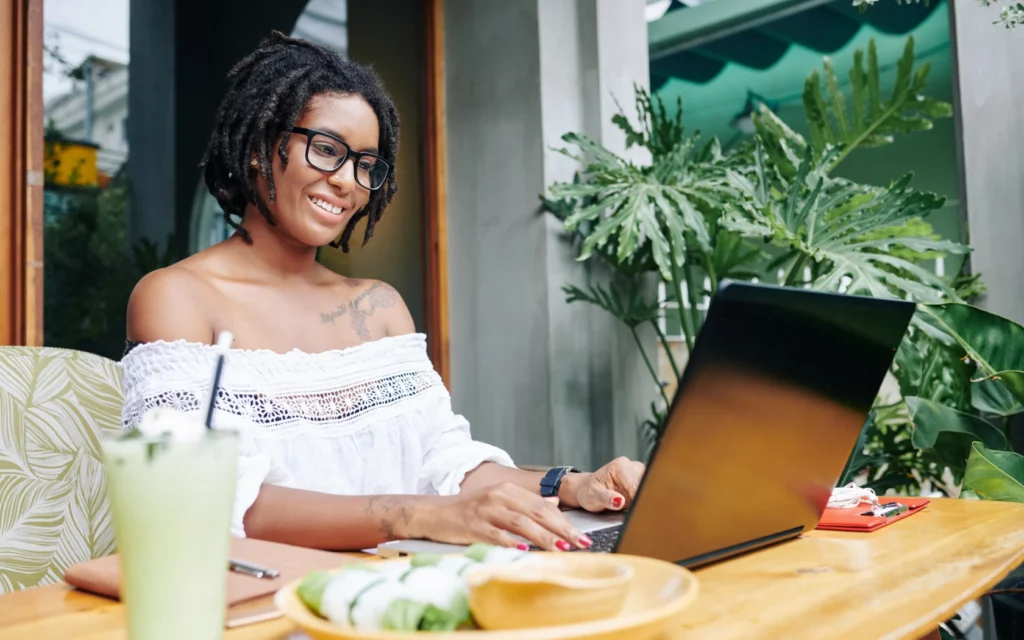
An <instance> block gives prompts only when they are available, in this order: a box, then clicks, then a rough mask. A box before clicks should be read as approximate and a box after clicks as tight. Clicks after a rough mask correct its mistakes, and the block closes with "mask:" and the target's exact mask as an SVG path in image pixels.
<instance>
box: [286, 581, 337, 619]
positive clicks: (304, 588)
mask: <svg viewBox="0 0 1024 640" xmlns="http://www.w3.org/2000/svg"><path fill="white" fill-rule="evenodd" d="M332 578H334V576H333V575H332V574H331V573H329V572H327V571H313V572H312V573H309V574H307V575H306V577H305V578H303V579H302V582H300V583H299V586H298V588H297V589H296V590H295V591H296V594H297V595H298V596H299V600H302V603H303V604H305V605H306V606H307V607H309V609H310V611H312V612H313V613H315V614H316V615H318V616H320V617H321V618H323V617H324V614H323V613H321V611H320V605H321V604H322V603H323V597H324V589H326V588H327V583H328V582H330V581H331V579H332Z"/></svg>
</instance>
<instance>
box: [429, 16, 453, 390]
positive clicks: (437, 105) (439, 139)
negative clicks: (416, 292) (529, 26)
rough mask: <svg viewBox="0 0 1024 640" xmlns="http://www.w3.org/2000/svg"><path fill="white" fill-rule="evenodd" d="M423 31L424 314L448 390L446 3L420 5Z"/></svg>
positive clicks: (432, 354)
mask: <svg viewBox="0 0 1024 640" xmlns="http://www.w3.org/2000/svg"><path fill="white" fill-rule="evenodd" d="M424 7H425V14H426V15H425V20H424V25H425V27H426V38H425V43H426V52H425V53H426V56H425V58H426V70H425V71H426V83H425V87H426V96H425V98H426V109H425V114H426V123H425V124H426V126H425V128H424V131H425V132H426V136H425V137H424V142H425V144H424V145H423V149H424V152H425V158H424V167H425V169H426V171H425V178H426V179H425V180H424V185H425V187H426V188H425V190H424V192H425V201H426V207H425V216H424V223H425V224H424V231H425V233H424V239H425V242H426V246H425V247H424V258H425V262H426V269H425V270H424V271H425V273H424V276H425V278H424V280H425V281H424V289H423V291H424V294H425V295H424V307H425V309H424V311H425V312H426V313H425V318H426V322H425V324H426V331H427V335H428V337H429V340H428V349H429V353H430V359H431V360H432V361H433V363H434V368H435V369H437V372H438V373H439V374H440V375H441V378H442V379H443V380H444V382H445V384H446V385H448V386H449V387H450V385H451V379H450V377H451V369H450V364H449V349H448V346H449V339H448V338H449V336H448V331H449V328H448V311H449V310H448V174H447V129H446V126H445V117H446V113H445V84H444V78H445V76H444V0H427V1H426V2H425V3H424Z"/></svg>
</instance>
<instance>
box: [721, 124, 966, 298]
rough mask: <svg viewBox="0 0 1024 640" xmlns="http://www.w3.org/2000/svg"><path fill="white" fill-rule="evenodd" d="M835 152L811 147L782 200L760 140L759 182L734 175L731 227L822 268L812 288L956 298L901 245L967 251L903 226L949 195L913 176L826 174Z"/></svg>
mask: <svg viewBox="0 0 1024 640" xmlns="http://www.w3.org/2000/svg"><path fill="white" fill-rule="evenodd" d="M831 157H832V154H831V153H830V154H827V155H826V157H825V158H823V159H821V160H815V159H814V157H813V156H812V153H811V150H810V149H807V150H806V151H805V153H804V158H803V160H801V163H800V165H799V167H798V168H797V172H796V174H795V175H794V176H793V178H792V179H790V180H784V179H783V180H780V181H779V183H780V184H781V186H782V187H783V196H784V197H783V198H782V199H779V198H776V197H774V196H773V195H772V194H771V192H770V191H769V189H768V188H766V187H767V186H768V185H766V184H765V183H766V182H767V180H768V179H769V178H768V176H769V175H770V174H769V172H768V171H767V170H766V167H768V166H769V161H768V158H767V155H766V151H765V149H764V147H763V146H762V145H761V143H760V142H756V143H755V151H754V161H755V162H754V164H755V169H754V172H755V174H756V175H757V176H758V177H757V182H756V183H755V182H751V181H749V180H745V179H741V178H739V177H737V176H735V175H733V174H730V181H731V183H732V184H733V185H734V187H735V188H736V189H737V190H738V191H740V193H741V195H742V196H743V203H744V206H743V208H742V209H741V210H731V211H729V212H727V213H725V214H724V215H723V216H722V218H721V224H722V226H724V227H725V228H727V229H730V230H732V231H735V232H737V233H740V234H743V235H744V236H747V237H757V238H762V239H768V240H770V241H771V242H772V243H773V244H775V245H776V246H779V247H782V248H785V249H788V250H792V251H796V252H799V253H801V254H803V255H804V256H806V257H807V258H810V259H811V260H813V261H814V262H815V263H817V266H818V272H819V275H818V277H817V278H816V279H815V281H814V283H813V286H814V288H815V289H820V290H829V291H837V290H845V291H846V292H848V293H855V294H856V293H859V294H867V295H871V296H874V297H886V298H904V297H908V296H909V297H910V298H911V299H913V300H918V301H924V302H940V301H942V300H944V299H946V300H956V299H957V298H956V292H955V291H953V289H952V288H951V287H950V286H949V283H948V282H946V281H945V280H943V279H942V278H940V277H939V276H937V275H936V274H935V273H934V272H932V271H930V270H927V269H924V268H922V267H921V266H919V265H918V264H916V263H915V262H914V261H912V260H911V259H908V257H901V256H900V254H899V250H901V249H902V250H904V251H909V252H913V253H912V254H910V255H909V257H910V258H913V257H916V255H917V254H920V253H928V252H937V253H943V254H945V253H966V252H967V251H968V250H969V249H968V247H965V246H963V245H960V244H957V243H953V242H949V241H946V240H940V239H935V238H927V237H917V236H907V235H904V234H903V233H900V232H899V231H898V229H899V228H900V227H903V226H904V225H906V224H908V223H910V222H913V221H917V220H920V219H921V218H922V217H923V216H926V215H928V214H930V213H931V212H933V211H936V210H938V209H940V208H941V207H942V206H943V205H944V203H945V199H944V198H942V197H940V196H937V195H935V194H930V193H922V192H917V191H914V190H912V189H911V188H910V187H909V183H910V179H911V176H910V175H907V176H904V177H903V178H901V179H900V180H897V181H895V182H893V183H891V184H890V185H888V186H887V187H882V188H879V187H872V186H867V185H859V184H855V183H852V182H850V181H847V180H843V179H836V178H830V177H828V176H827V174H826V170H827V167H828V166H829V164H830V158H831Z"/></svg>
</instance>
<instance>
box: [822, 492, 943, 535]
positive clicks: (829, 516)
mask: <svg viewBox="0 0 1024 640" xmlns="http://www.w3.org/2000/svg"><path fill="white" fill-rule="evenodd" d="M879 502H881V503H882V504H887V503H890V502H896V503H899V504H901V505H905V506H906V507H907V510H906V511H904V512H902V513H898V514H896V515H892V516H875V515H865V514H867V513H868V512H869V511H870V510H871V505H870V504H867V503H861V504H860V505H859V506H857V507H854V508H852V509H833V508H827V509H825V511H824V513H822V515H821V519H820V520H819V521H818V526H817V527H815V528H816V529H823V530H825V531H862V532H870V531H877V530H878V529H881V528H882V527H887V526H889V525H890V524H892V523H894V522H897V521H899V520H903V519H904V518H909V517H910V516H912V515H914V514H915V513H919V512H920V511H921V510H922V509H924V507H925V506H926V505H927V504H928V503H929V502H930V501H929V500H928V498H890V497H888V496H885V497H882V498H879Z"/></svg>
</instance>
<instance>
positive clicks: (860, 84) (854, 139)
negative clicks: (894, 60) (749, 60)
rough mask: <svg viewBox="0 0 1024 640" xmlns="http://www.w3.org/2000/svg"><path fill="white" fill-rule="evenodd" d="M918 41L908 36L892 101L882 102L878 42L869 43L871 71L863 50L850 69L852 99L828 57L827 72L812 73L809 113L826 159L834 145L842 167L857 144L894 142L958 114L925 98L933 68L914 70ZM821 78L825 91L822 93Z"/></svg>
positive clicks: (806, 101) (816, 146)
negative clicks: (916, 43) (838, 149)
mask: <svg viewBox="0 0 1024 640" xmlns="http://www.w3.org/2000/svg"><path fill="white" fill-rule="evenodd" d="M914 62H915V60H914V39H913V38H912V37H911V38H908V39H907V44H906V46H905V47H904V49H903V56H902V57H901V58H900V60H899V62H898V64H897V66H896V78H895V80H894V81H893V87H892V92H891V93H890V95H889V98H888V100H886V99H885V98H883V95H882V86H881V78H880V74H879V70H878V53H877V51H876V49H875V41H874V40H873V39H872V40H871V42H870V43H869V44H868V53H867V67H866V68H865V66H864V51H863V50H861V49H857V51H856V52H855V53H854V54H853V68H852V69H850V88H849V92H850V94H851V95H850V100H849V102H847V98H846V95H845V94H844V92H843V90H842V89H841V88H840V86H839V78H838V77H837V76H836V72H835V69H834V68H833V66H832V62H831V61H830V60H829V59H828V58H825V62H824V72H823V74H822V75H819V74H818V72H817V71H815V72H813V73H812V74H811V75H810V76H809V77H808V78H807V81H806V82H805V83H804V95H803V102H804V110H805V111H806V112H807V126H808V128H809V130H810V138H811V145H812V146H813V147H814V149H815V151H816V152H817V153H818V154H819V155H821V154H823V153H824V152H825V151H826V150H827V149H829V148H831V147H841V148H842V149H843V151H842V152H841V153H840V154H839V155H838V156H836V157H835V158H834V159H833V160H832V166H833V167H834V166H835V165H837V164H839V163H840V162H842V161H843V159H844V158H846V156H847V155H848V154H849V153H850V151H852V150H853V149H855V148H857V147H858V146H865V147H877V146H880V145H885V144H889V143H891V142H892V141H893V139H894V136H895V135H896V134H901V133H912V132H914V131H927V130H929V129H931V128H932V126H933V123H932V121H933V119H935V118H948V117H950V116H951V115H953V108H952V106H951V105H949V104H948V103H945V102H940V101H938V100H933V99H931V98H928V97H926V96H925V95H924V94H923V93H922V92H923V91H924V88H925V84H926V83H927V80H928V72H929V70H930V68H931V65H928V64H922V65H920V66H918V67H917V68H916V69H915V67H914ZM822 80H824V85H825V90H824V92H823V91H822Z"/></svg>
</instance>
